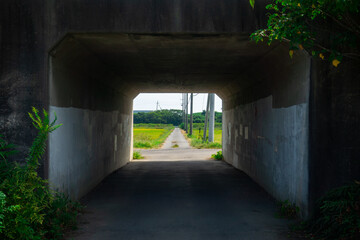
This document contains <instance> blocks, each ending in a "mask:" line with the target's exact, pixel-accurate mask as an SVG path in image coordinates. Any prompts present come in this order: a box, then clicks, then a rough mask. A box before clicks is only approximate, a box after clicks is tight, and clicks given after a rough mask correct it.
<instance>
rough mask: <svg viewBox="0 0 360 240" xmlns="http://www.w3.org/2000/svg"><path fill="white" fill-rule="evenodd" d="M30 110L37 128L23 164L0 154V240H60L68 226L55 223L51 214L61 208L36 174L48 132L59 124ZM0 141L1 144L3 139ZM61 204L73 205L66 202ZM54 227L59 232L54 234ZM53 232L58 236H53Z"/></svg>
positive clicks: (56, 221) (44, 115)
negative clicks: (0, 217)
mask: <svg viewBox="0 0 360 240" xmlns="http://www.w3.org/2000/svg"><path fill="white" fill-rule="evenodd" d="M32 111H33V113H32V114H30V113H29V116H30V118H31V119H32V120H33V125H34V126H35V127H36V128H37V129H38V135H37V137H36V138H35V140H34V142H33V144H32V146H31V148H30V151H29V155H28V157H27V159H26V163H25V164H24V165H19V164H17V163H13V162H8V161H7V159H6V157H7V156H8V155H9V153H5V154H3V155H2V156H5V157H4V158H3V159H0V162H1V164H0V174H1V175H0V180H1V182H0V191H1V192H3V193H4V194H6V201H5V198H4V196H5V195H3V196H2V199H3V200H2V206H1V209H2V210H0V211H2V212H3V215H2V219H3V221H2V229H1V232H0V239H19V240H22V239H24V240H27V239H32V240H33V239H44V238H51V239H59V238H60V236H61V235H62V234H61V232H62V231H61V230H63V229H64V227H65V226H67V224H68V223H66V222H62V221H61V220H56V215H54V214H52V212H58V213H59V215H61V214H62V213H60V212H61V211H62V210H63V209H60V210H59V208H58V205H57V202H58V201H60V198H59V196H55V197H54V196H53V195H52V192H51V191H50V190H49V188H48V183H47V181H45V180H43V179H42V178H40V177H39V176H38V174H37V169H38V166H39V160H40V159H41V157H42V156H43V155H44V152H45V146H46V139H47V136H48V133H50V132H52V131H54V130H55V129H57V128H58V127H59V126H60V125H55V121H56V118H55V120H54V121H53V122H50V121H49V116H48V114H47V112H46V111H45V110H44V111H43V117H40V116H39V113H38V111H37V110H36V109H35V108H33V109H32ZM1 142H3V143H4V141H3V140H2V141H1ZM4 146H9V145H7V144H5V145H4ZM10 146H11V145H10ZM6 149H8V150H9V152H10V153H12V150H11V149H12V146H11V147H10V148H9V147H7V148H3V150H2V151H4V152H6V151H7V150H6ZM62 201H63V202H66V204H72V202H71V201H68V200H66V201H65V200H62ZM56 224H57V225H56ZM55 228H56V229H58V230H56V231H55V230H54V229H55ZM55 232H57V233H56V234H54V233H55Z"/></svg>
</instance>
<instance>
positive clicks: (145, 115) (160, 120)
mask: <svg viewBox="0 0 360 240" xmlns="http://www.w3.org/2000/svg"><path fill="white" fill-rule="evenodd" d="M188 119H189V121H190V115H189V114H188ZM182 121H183V118H182V111H181V110H174V109H171V110H159V111H152V112H138V113H134V123H135V124H139V123H148V124H172V125H174V126H179V125H181V124H182ZM215 121H216V122H219V123H221V122H222V113H221V112H215ZM193 122H194V123H204V122H205V111H203V112H199V113H194V114H193Z"/></svg>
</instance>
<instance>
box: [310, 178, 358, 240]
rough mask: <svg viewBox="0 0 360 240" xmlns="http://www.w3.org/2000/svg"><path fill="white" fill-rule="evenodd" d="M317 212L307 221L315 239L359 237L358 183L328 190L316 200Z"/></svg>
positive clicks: (349, 238)
mask: <svg viewBox="0 0 360 240" xmlns="http://www.w3.org/2000/svg"><path fill="white" fill-rule="evenodd" d="M318 211H319V212H318V214H317V215H316V216H315V218H314V219H313V220H311V221H310V222H309V223H308V228H309V230H310V231H311V232H312V233H313V234H314V235H315V237H316V239H339V240H340V239H341V240H355V239H360V183H359V182H355V183H353V184H348V185H345V186H342V187H339V188H336V189H333V190H331V191H329V192H328V193H327V194H325V196H324V197H323V198H321V199H320V200H319V202H318Z"/></svg>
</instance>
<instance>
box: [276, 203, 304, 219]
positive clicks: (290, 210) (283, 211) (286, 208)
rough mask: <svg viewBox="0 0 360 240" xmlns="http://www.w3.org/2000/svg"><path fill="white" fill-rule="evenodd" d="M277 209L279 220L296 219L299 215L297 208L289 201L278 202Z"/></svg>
mask: <svg viewBox="0 0 360 240" xmlns="http://www.w3.org/2000/svg"><path fill="white" fill-rule="evenodd" d="M278 205H279V209H278V213H277V216H278V217H280V218H288V219H293V218H296V217H297V215H298V214H299V211H300V209H299V207H298V206H296V205H295V204H294V203H291V202H290V201H289V200H285V201H283V202H279V203H278Z"/></svg>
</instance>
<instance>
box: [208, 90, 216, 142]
mask: <svg viewBox="0 0 360 240" xmlns="http://www.w3.org/2000/svg"><path fill="white" fill-rule="evenodd" d="M209 98H210V116H209V142H214V129H215V93H210V94H209Z"/></svg>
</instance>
